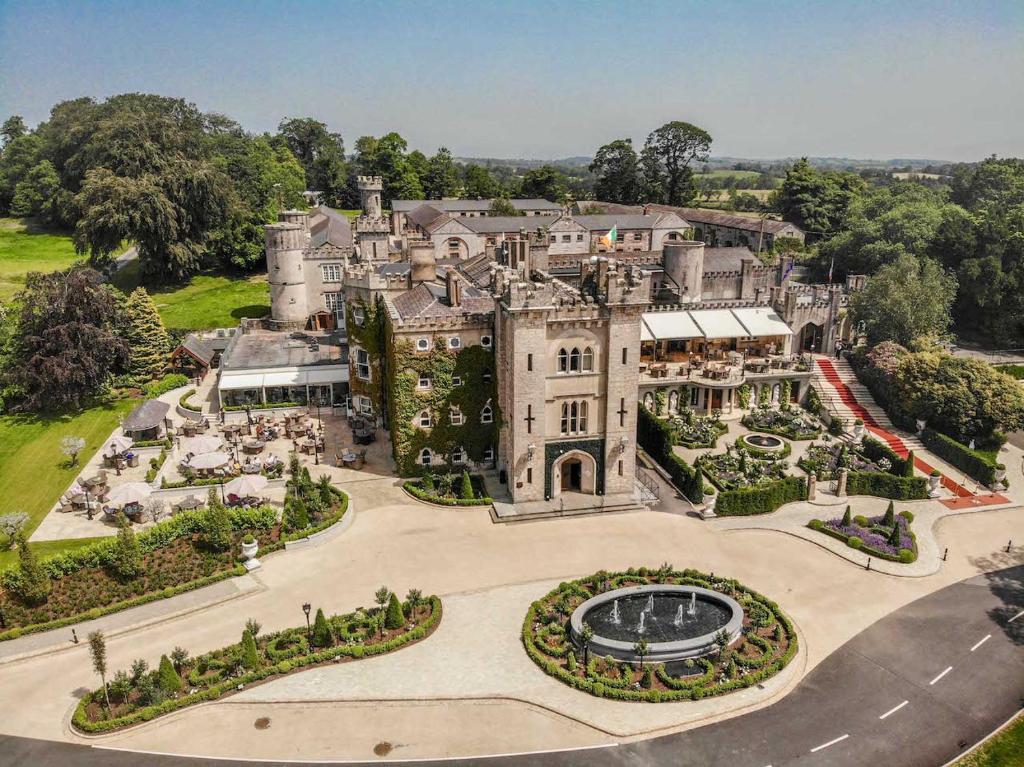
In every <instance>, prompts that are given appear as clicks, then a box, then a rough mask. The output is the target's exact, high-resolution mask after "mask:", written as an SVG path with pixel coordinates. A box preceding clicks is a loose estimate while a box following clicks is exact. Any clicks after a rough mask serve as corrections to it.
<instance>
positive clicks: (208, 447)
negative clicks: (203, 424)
mask: <svg viewBox="0 0 1024 767" xmlns="http://www.w3.org/2000/svg"><path fill="white" fill-rule="evenodd" d="M182 443H183V447H184V450H185V452H186V453H192V454H193V455H202V454H203V453H215V452H217V451H218V450H220V446H221V439H220V437H214V436H213V435H212V434H200V435H199V436H198V437H186V438H185V439H183V440H182Z"/></svg>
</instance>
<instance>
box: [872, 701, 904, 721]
mask: <svg viewBox="0 0 1024 767" xmlns="http://www.w3.org/2000/svg"><path fill="white" fill-rule="evenodd" d="M909 702H910V701H907V700H905V701H903V702H902V703H900V704H899V705H898V706H896V707H895V708H890V709H889V710H888V711H886V712H885V713H884V714H882V715H881V716H880V717H878V718H879V719H885V718H886V717H887V716H891V715H893V714H895V713H896V712H897V711H899V710H900V709H901V708H903V707H904V706H905V705H907V704H908V703H909Z"/></svg>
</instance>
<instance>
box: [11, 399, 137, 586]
mask: <svg viewBox="0 0 1024 767" xmlns="http://www.w3.org/2000/svg"><path fill="white" fill-rule="evenodd" d="M137 404H138V402H137V401H133V400H128V399H124V400H118V401H116V402H112V403H107V404H101V405H97V406H95V407H92V408H89V409H88V410H84V411H82V412H80V413H77V414H75V415H65V416H35V415H4V416H0V487H2V488H4V492H3V494H2V495H0V514H3V513H7V512H10V511H24V512H25V513H26V514H28V516H29V521H28V525H27V527H26V534H30V533H31V532H32V531H33V530H35V529H36V527H38V526H39V523H40V522H42V520H43V517H45V516H46V513H47V512H48V511H49V510H50V508H51V507H52V506H53V504H54V503H55V502H56V501H57V499H58V498H60V495H61V493H63V492H64V491H65V490H67V488H68V485H70V484H71V481H72V480H73V479H74V478H75V476H76V474H77V473H78V472H79V471H81V464H82V463H83V462H85V461H87V460H88V459H89V457H90V456H92V455H93V454H94V453H95V452H96V451H97V450H98V449H99V448H100V447H101V446H102V444H103V442H104V441H105V440H106V439H107V437H109V436H110V432H111V431H113V430H114V428H115V427H116V426H117V424H118V420H119V419H120V418H121V417H123V416H124V415H127V413H128V412H129V411H130V410H131V409H132V408H133V407H134V406H135V405H137ZM67 436H76V437H81V438H82V439H84V440H85V448H84V449H83V450H82V453H81V455H80V456H79V466H76V467H71V466H68V464H67V458H66V457H65V456H64V455H63V454H62V453H61V452H60V441H61V439H62V438H63V437H67ZM2 543H3V542H2V541H0V544H2ZM55 547H56V548H64V547H65V545H64V544H61V545H56V544H49V546H48V548H50V549H53V548H55ZM3 564H5V556H4V555H3V554H0V566H2V565H3Z"/></svg>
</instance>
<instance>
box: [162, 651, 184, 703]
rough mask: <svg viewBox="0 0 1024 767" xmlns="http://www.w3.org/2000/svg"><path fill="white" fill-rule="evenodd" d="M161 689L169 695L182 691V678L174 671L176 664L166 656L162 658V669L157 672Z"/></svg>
mask: <svg viewBox="0 0 1024 767" xmlns="http://www.w3.org/2000/svg"><path fill="white" fill-rule="evenodd" d="M157 677H158V679H159V684H160V689H161V690H163V691H164V692H165V693H167V694H168V695H173V694H174V693H176V692H180V691H181V677H180V676H178V672H177V671H175V670H174V664H173V663H171V659H170V658H168V657H167V656H166V655H161V656H160V669H159V670H158V671H157Z"/></svg>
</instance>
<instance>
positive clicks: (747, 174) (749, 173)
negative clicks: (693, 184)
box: [694, 168, 761, 178]
mask: <svg viewBox="0 0 1024 767" xmlns="http://www.w3.org/2000/svg"><path fill="white" fill-rule="evenodd" d="M694 175H695V176H696V177H697V178H729V177H730V176H735V177H736V178H757V177H758V176H760V175H761V174H760V173H758V172H757V171H756V170H728V169H727V168H718V169H716V170H709V171H707V172H706V173H695V174H694Z"/></svg>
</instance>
